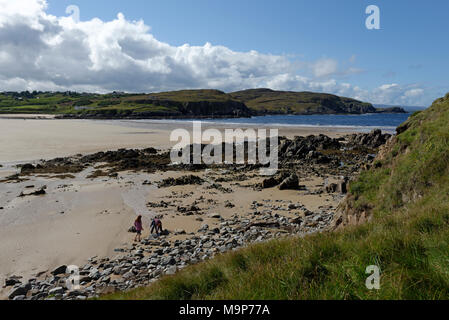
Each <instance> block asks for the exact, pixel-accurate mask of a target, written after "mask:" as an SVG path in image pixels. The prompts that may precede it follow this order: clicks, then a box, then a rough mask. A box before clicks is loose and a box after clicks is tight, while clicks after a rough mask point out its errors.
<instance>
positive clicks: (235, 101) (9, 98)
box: [0, 89, 375, 117]
mask: <svg viewBox="0 0 449 320" xmlns="http://www.w3.org/2000/svg"><path fill="white" fill-rule="evenodd" d="M248 108H249V109H248ZM235 110H239V111H240V114H241V113H242V112H243V113H244V115H250V114H251V113H253V114H265V113H274V114H278V113H281V114H282V113H300V114H303V113H305V114H308V113H326V114H329V113H330V114H335V113H363V112H374V111H375V109H374V108H373V106H372V105H371V104H369V103H363V102H360V101H357V100H354V99H349V98H343V97H337V96H335V95H330V94H322V93H312V92H282V91H272V90H268V89H253V90H245V91H239V92H234V93H229V94H227V93H224V92H222V91H219V90H181V91H171V92H160V93H150V94H124V93H111V94H87V93H82V94H81V93H75V92H64V93H61V92H56V93H50V92H36V91H35V92H31V93H30V92H27V91H26V92H21V93H17V92H4V93H0V114H1V113H46V114H81V115H86V114H97V115H103V116H110V117H114V116H130V115H133V114H136V113H147V114H148V115H149V116H151V115H155V116H163V115H165V116H178V115H181V114H190V113H192V112H193V113H199V114H201V115H213V114H222V113H224V114H230V115H232V114H233V111H235ZM361 111H363V112H361Z"/></svg>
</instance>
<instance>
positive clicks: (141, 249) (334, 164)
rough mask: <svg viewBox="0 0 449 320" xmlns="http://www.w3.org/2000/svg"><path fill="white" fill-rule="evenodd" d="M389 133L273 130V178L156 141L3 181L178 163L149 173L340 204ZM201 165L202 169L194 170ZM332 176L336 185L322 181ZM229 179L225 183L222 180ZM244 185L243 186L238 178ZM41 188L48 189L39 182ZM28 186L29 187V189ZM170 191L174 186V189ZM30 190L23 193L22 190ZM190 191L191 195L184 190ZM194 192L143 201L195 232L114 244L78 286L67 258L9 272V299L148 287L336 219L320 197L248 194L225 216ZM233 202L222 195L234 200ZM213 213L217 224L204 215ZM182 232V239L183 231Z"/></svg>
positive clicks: (29, 169)
mask: <svg viewBox="0 0 449 320" xmlns="http://www.w3.org/2000/svg"><path fill="white" fill-rule="evenodd" d="M390 137H391V136H390V135H388V134H383V133H382V132H381V131H380V130H375V131H373V132H371V133H369V134H354V135H349V136H345V137H343V138H339V139H333V138H329V137H327V136H324V135H319V136H308V137H296V138H294V139H287V138H282V137H280V138H279V142H280V145H279V161H280V170H279V173H278V174H277V175H276V176H274V177H270V178H266V179H260V178H258V176H257V174H256V172H258V171H256V169H258V168H259V167H260V166H258V165H249V164H245V165H232V166H205V165H187V166H186V165H183V166H172V165H170V161H169V154H168V152H166V151H158V150H156V149H154V148H147V149H142V150H126V149H121V150H118V151H109V152H99V153H95V154H91V155H76V156H73V157H68V158H57V159H53V160H50V161H43V162H41V163H39V164H37V165H35V164H25V165H22V166H21V167H20V173H18V174H17V175H14V176H11V177H8V178H7V179H5V180H3V181H1V183H17V181H21V180H23V179H26V178H27V177H29V176H31V175H37V174H39V175H45V174H46V175H49V174H50V175H54V176H56V177H58V176H59V177H60V176H61V175H68V174H76V173H79V172H81V171H83V170H85V169H86V168H92V167H95V168H96V171H93V173H92V176H91V177H90V178H91V179H95V178H98V177H107V178H110V179H115V178H116V177H117V176H118V174H119V173H120V172H123V171H129V170H132V171H134V172H137V173H138V172H146V173H148V172H153V173H154V172H167V171H174V172H176V171H178V172H181V173H186V174H187V175H185V176H181V177H178V178H171V177H170V178H167V179H164V180H162V181H160V182H152V181H147V182H143V184H145V183H147V184H155V185H157V186H158V187H159V188H170V187H173V186H183V185H198V186H205V187H206V188H207V189H209V190H213V192H214V193H216V194H225V193H227V192H229V193H232V192H233V189H232V185H240V186H243V187H245V188H250V189H252V190H253V191H252V192H256V193H257V192H260V191H261V190H264V189H270V188H277V189H278V190H279V192H285V191H284V190H295V191H297V192H302V194H304V195H317V196H320V195H324V194H328V195H330V196H331V197H332V198H333V199H334V201H335V203H339V202H340V201H341V200H342V199H343V198H344V197H345V193H346V192H347V184H348V181H349V180H350V179H352V178H353V177H354V176H355V175H356V174H357V173H358V172H360V170H361V169H363V168H367V167H369V166H371V165H372V162H373V159H374V157H375V154H376V152H377V150H378V148H379V147H380V146H381V145H383V144H385V143H386V142H387V141H388V139H390ZM204 172H206V175H205V176H202V177H198V176H197V175H198V174H200V173H202V174H203V173H204ZM311 176H313V177H316V178H318V179H321V180H322V181H324V183H322V185H320V186H319V187H316V188H311V187H308V186H305V185H303V181H306V180H307V179H309V178H310V177H311ZM330 177H332V179H333V180H334V181H335V183H330V182H328V179H329V178H330ZM225 182H228V183H229V182H230V183H231V184H230V185H226V186H224V185H222V184H224V183H225ZM243 183H246V185H243ZM37 191H38V192H40V196H45V189H44V188H42V189H38V190H37ZM29 192H34V191H33V190H31V191H29ZM172 194H174V193H172ZM23 196H28V193H23ZM182 197H183V198H186V197H187V198H189V197H191V196H189V195H182ZM201 198H203V197H200V198H199V199H198V200H195V201H194V202H193V203H192V204H191V205H189V206H180V205H175V202H176V201H175V200H172V199H171V198H170V197H166V198H165V199H164V200H162V201H161V202H160V203H148V204H147V206H148V207H149V208H153V209H154V210H155V211H156V212H159V213H160V214H162V215H163V214H166V213H167V212H169V213H170V214H173V213H174V214H175V215H176V216H179V217H192V218H194V219H195V220H196V221H197V222H200V223H201V225H200V227H199V228H198V229H197V230H196V232H186V231H185V230H183V229H180V228H178V229H176V230H165V232H164V234H163V235H160V236H154V235H153V236H149V237H147V238H145V239H144V240H142V241H141V242H140V243H134V244H129V245H126V246H122V247H118V248H116V249H115V250H114V251H115V252H116V254H117V255H116V256H115V257H92V258H91V259H89V261H88V262H87V263H85V264H84V265H82V266H80V267H79V276H80V278H79V285H80V288H77V289H76V290H70V289H71V288H72V286H71V283H70V281H71V279H73V275H70V274H69V273H68V270H67V267H68V266H67V265H61V266H59V267H58V268H56V269H54V270H52V271H51V272H43V273H38V274H36V275H35V277H32V278H30V279H24V278H22V277H20V275H14V276H10V277H8V278H7V279H6V280H5V284H4V289H5V290H8V298H9V299H12V300H44V299H50V300H52V299H58V300H59V299H64V300H82V299H87V298H93V297H98V296H101V295H102V294H107V293H112V292H116V291H123V290H129V289H133V288H136V287H141V286H146V285H149V284H151V283H152V282H154V281H157V279H159V278H160V277H162V276H164V275H172V274H174V273H176V272H177V271H178V270H181V269H183V268H185V267H186V266H188V265H192V264H196V263H199V262H201V261H204V260H207V259H210V258H213V257H214V256H215V255H217V254H222V253H225V252H227V251H232V250H237V249H239V248H242V247H245V246H247V245H249V244H251V243H258V242H263V241H268V240H271V239H279V238H282V237H287V236H299V237H303V236H306V235H308V234H311V233H316V232H322V231H323V230H326V229H327V228H328V227H329V226H330V225H331V224H332V221H333V217H334V214H335V210H336V206H335V205H331V204H326V203H324V202H323V203H322V204H321V205H320V206H319V207H318V209H317V210H309V209H308V208H307V206H305V205H304V204H303V203H302V201H292V200H281V199H266V200H262V201H253V202H251V204H250V206H249V207H248V208H246V209H243V211H245V214H244V215H242V212H241V211H242V209H239V208H238V207H237V208H235V211H236V212H239V214H237V213H235V214H234V215H232V216H230V217H226V218H225V217H223V215H222V214H221V212H218V211H217V212H216V213H214V212H205V211H204V207H207V206H209V205H208V202H207V201H206V200H205V199H201ZM235 206H236V204H235V203H232V202H230V201H227V202H226V207H229V208H234V207H235ZM206 220H207V221H213V224H212V223H210V222H207V221H206ZM179 237H181V238H179Z"/></svg>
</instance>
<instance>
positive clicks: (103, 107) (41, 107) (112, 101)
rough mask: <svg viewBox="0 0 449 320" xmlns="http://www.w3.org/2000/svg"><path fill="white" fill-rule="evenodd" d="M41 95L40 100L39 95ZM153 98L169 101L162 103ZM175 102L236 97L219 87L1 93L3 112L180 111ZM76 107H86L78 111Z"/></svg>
mask: <svg viewBox="0 0 449 320" xmlns="http://www.w3.org/2000/svg"><path fill="white" fill-rule="evenodd" d="M37 97H39V99H38V98H37ZM153 100H161V101H165V102H163V103H161V104H155V103H153ZM170 101H173V102H199V101H207V102H227V101H235V100H234V99H233V98H232V97H230V96H229V95H227V94H225V93H224V92H221V91H218V90H183V91H172V92H164V93H155V94H105V95H100V94H87V95H80V94H70V95H67V94H63V93H40V94H36V95H34V96H32V97H28V98H23V100H17V99H14V98H13V97H11V96H6V95H4V94H0V113H48V114H76V113H89V112H108V111H109V112H113V113H116V114H120V113H121V112H127V111H133V112H155V113H157V112H165V113H172V114H176V113H178V112H179V110H178V107H177V105H175V104H171V103H170ZM76 106H78V107H82V108H83V109H84V110H83V109H81V108H78V110H76V108H75V107H76Z"/></svg>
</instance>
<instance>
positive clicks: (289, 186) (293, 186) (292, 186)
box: [279, 173, 299, 190]
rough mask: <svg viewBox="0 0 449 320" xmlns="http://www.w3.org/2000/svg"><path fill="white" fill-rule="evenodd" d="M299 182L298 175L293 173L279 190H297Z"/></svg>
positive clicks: (282, 183)
mask: <svg viewBox="0 0 449 320" xmlns="http://www.w3.org/2000/svg"><path fill="white" fill-rule="evenodd" d="M298 184H299V179H298V176H297V175H296V174H295V173H293V174H291V175H290V176H289V177H288V178H286V179H285V180H284V181H282V182H281V184H280V185H279V190H297V189H298Z"/></svg>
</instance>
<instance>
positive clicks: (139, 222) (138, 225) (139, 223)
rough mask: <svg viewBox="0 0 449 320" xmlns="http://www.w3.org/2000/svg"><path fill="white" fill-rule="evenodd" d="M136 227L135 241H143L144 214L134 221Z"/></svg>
mask: <svg viewBox="0 0 449 320" xmlns="http://www.w3.org/2000/svg"><path fill="white" fill-rule="evenodd" d="M134 227H135V228H136V232H137V233H136V237H135V238H134V241H139V242H140V241H141V236H142V231H143V225H142V216H138V217H137V219H136V221H134Z"/></svg>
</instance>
